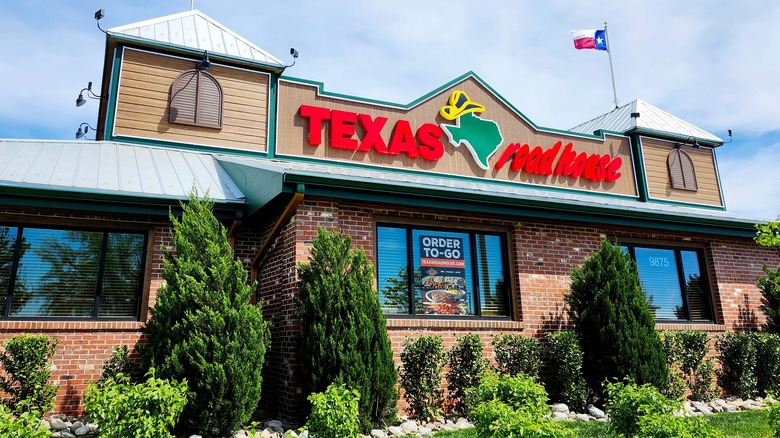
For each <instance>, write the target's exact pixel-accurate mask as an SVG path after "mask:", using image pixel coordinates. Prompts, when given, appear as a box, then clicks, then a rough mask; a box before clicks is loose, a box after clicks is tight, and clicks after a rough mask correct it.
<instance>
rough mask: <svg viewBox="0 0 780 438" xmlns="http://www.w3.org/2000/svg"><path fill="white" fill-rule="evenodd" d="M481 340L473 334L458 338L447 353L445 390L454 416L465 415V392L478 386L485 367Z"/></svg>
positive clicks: (485, 362)
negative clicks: (447, 366) (447, 392)
mask: <svg viewBox="0 0 780 438" xmlns="http://www.w3.org/2000/svg"><path fill="white" fill-rule="evenodd" d="M482 350H483V345H482V338H480V337H479V335H477V334H475V333H469V334H467V335H463V336H458V338H457V339H456V341H455V345H453V346H452V348H451V349H450V351H449V352H448V353H447V364H448V365H449V366H450V371H449V372H447V382H448V384H447V389H448V390H449V397H448V398H449V401H450V403H452V411H453V413H454V414H456V415H465V414H466V412H467V411H468V409H467V406H466V390H468V389H469V388H474V387H476V386H477V385H479V375H480V374H481V373H482V372H483V371H485V368H486V367H487V359H485V358H484V357H482Z"/></svg>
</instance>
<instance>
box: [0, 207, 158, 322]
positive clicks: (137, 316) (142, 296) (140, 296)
mask: <svg viewBox="0 0 780 438" xmlns="http://www.w3.org/2000/svg"><path fill="white" fill-rule="evenodd" d="M0 226H2V227H9V228H16V230H17V234H16V241H15V242H14V253H13V259H12V264H11V273H10V275H9V284H8V290H6V291H0V293H2V294H3V295H4V297H5V302H4V303H3V305H2V308H0V322H1V321H92V322H112V321H116V322H125V321H130V322H134V321H140V320H141V316H142V315H143V314H144V309H143V305H142V303H143V302H145V300H146V299H148V295H147V284H148V272H147V270H148V267H149V260H148V259H149V255H150V243H151V240H152V239H151V237H150V231H149V230H148V229H141V228H127V229H120V228H109V227H83V226H82V227H80V226H69V225H66V224H63V223H59V221H57V222H56V223H48V224H40V223H18V222H11V221H0ZM26 228H32V229H45V230H57V231H66V232H67V231H76V232H91V233H101V234H102V235H103V239H102V242H101V250H100V255H99V258H98V260H99V261H98V263H99V265H98V271H97V273H98V275H97V278H96V279H95V282H96V284H95V294H94V303H93V306H92V316H90V317H82V316H73V317H69V316H11V315H10V312H11V307H12V304H13V296H14V290H15V283H16V277H17V274H18V267H19V262H20V258H19V256H20V252H21V245H20V240H21V239H22V238H23V237H24V230H25V229H26ZM109 234H135V235H139V236H143V243H142V245H141V248H142V251H141V263H140V266H139V273H138V290H137V291H136V303H135V311H134V313H133V315H132V316H119V317H105V316H104V317H101V316H99V315H100V301H101V300H100V298H101V294H102V292H103V280H104V277H103V274H104V270H105V267H106V266H105V264H106V255H107V247H108V240H109V239H108V236H109Z"/></svg>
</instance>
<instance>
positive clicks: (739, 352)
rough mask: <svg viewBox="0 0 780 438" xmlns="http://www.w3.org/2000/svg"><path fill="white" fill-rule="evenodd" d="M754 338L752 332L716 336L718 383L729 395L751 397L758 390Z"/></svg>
mask: <svg viewBox="0 0 780 438" xmlns="http://www.w3.org/2000/svg"><path fill="white" fill-rule="evenodd" d="M754 338H755V335H754V334H753V333H725V334H723V335H721V336H718V337H717V342H716V343H715V347H716V348H717V350H718V360H719V361H720V371H718V384H719V385H720V387H721V388H723V390H724V391H725V392H726V393H727V394H729V395H735V396H737V397H741V398H752V397H754V396H755V395H756V393H757V392H758V381H757V380H756V359H757V355H756V353H757V352H756V342H755V341H754Z"/></svg>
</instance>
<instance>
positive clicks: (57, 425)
mask: <svg viewBox="0 0 780 438" xmlns="http://www.w3.org/2000/svg"><path fill="white" fill-rule="evenodd" d="M49 426H50V427H51V430H53V431H60V430H65V429H68V428H70V426H71V424H69V423H66V422H64V421H62V419H61V418H60V417H57V418H55V416H52V418H51V421H49Z"/></svg>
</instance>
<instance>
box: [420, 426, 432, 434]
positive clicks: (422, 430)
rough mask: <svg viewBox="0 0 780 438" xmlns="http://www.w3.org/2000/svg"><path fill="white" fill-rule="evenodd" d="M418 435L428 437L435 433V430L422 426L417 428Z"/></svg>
mask: <svg viewBox="0 0 780 438" xmlns="http://www.w3.org/2000/svg"><path fill="white" fill-rule="evenodd" d="M417 433H418V434H420V436H428V435H430V434H432V433H433V430H431V428H430V427H425V426H422V427H418V428H417Z"/></svg>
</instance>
